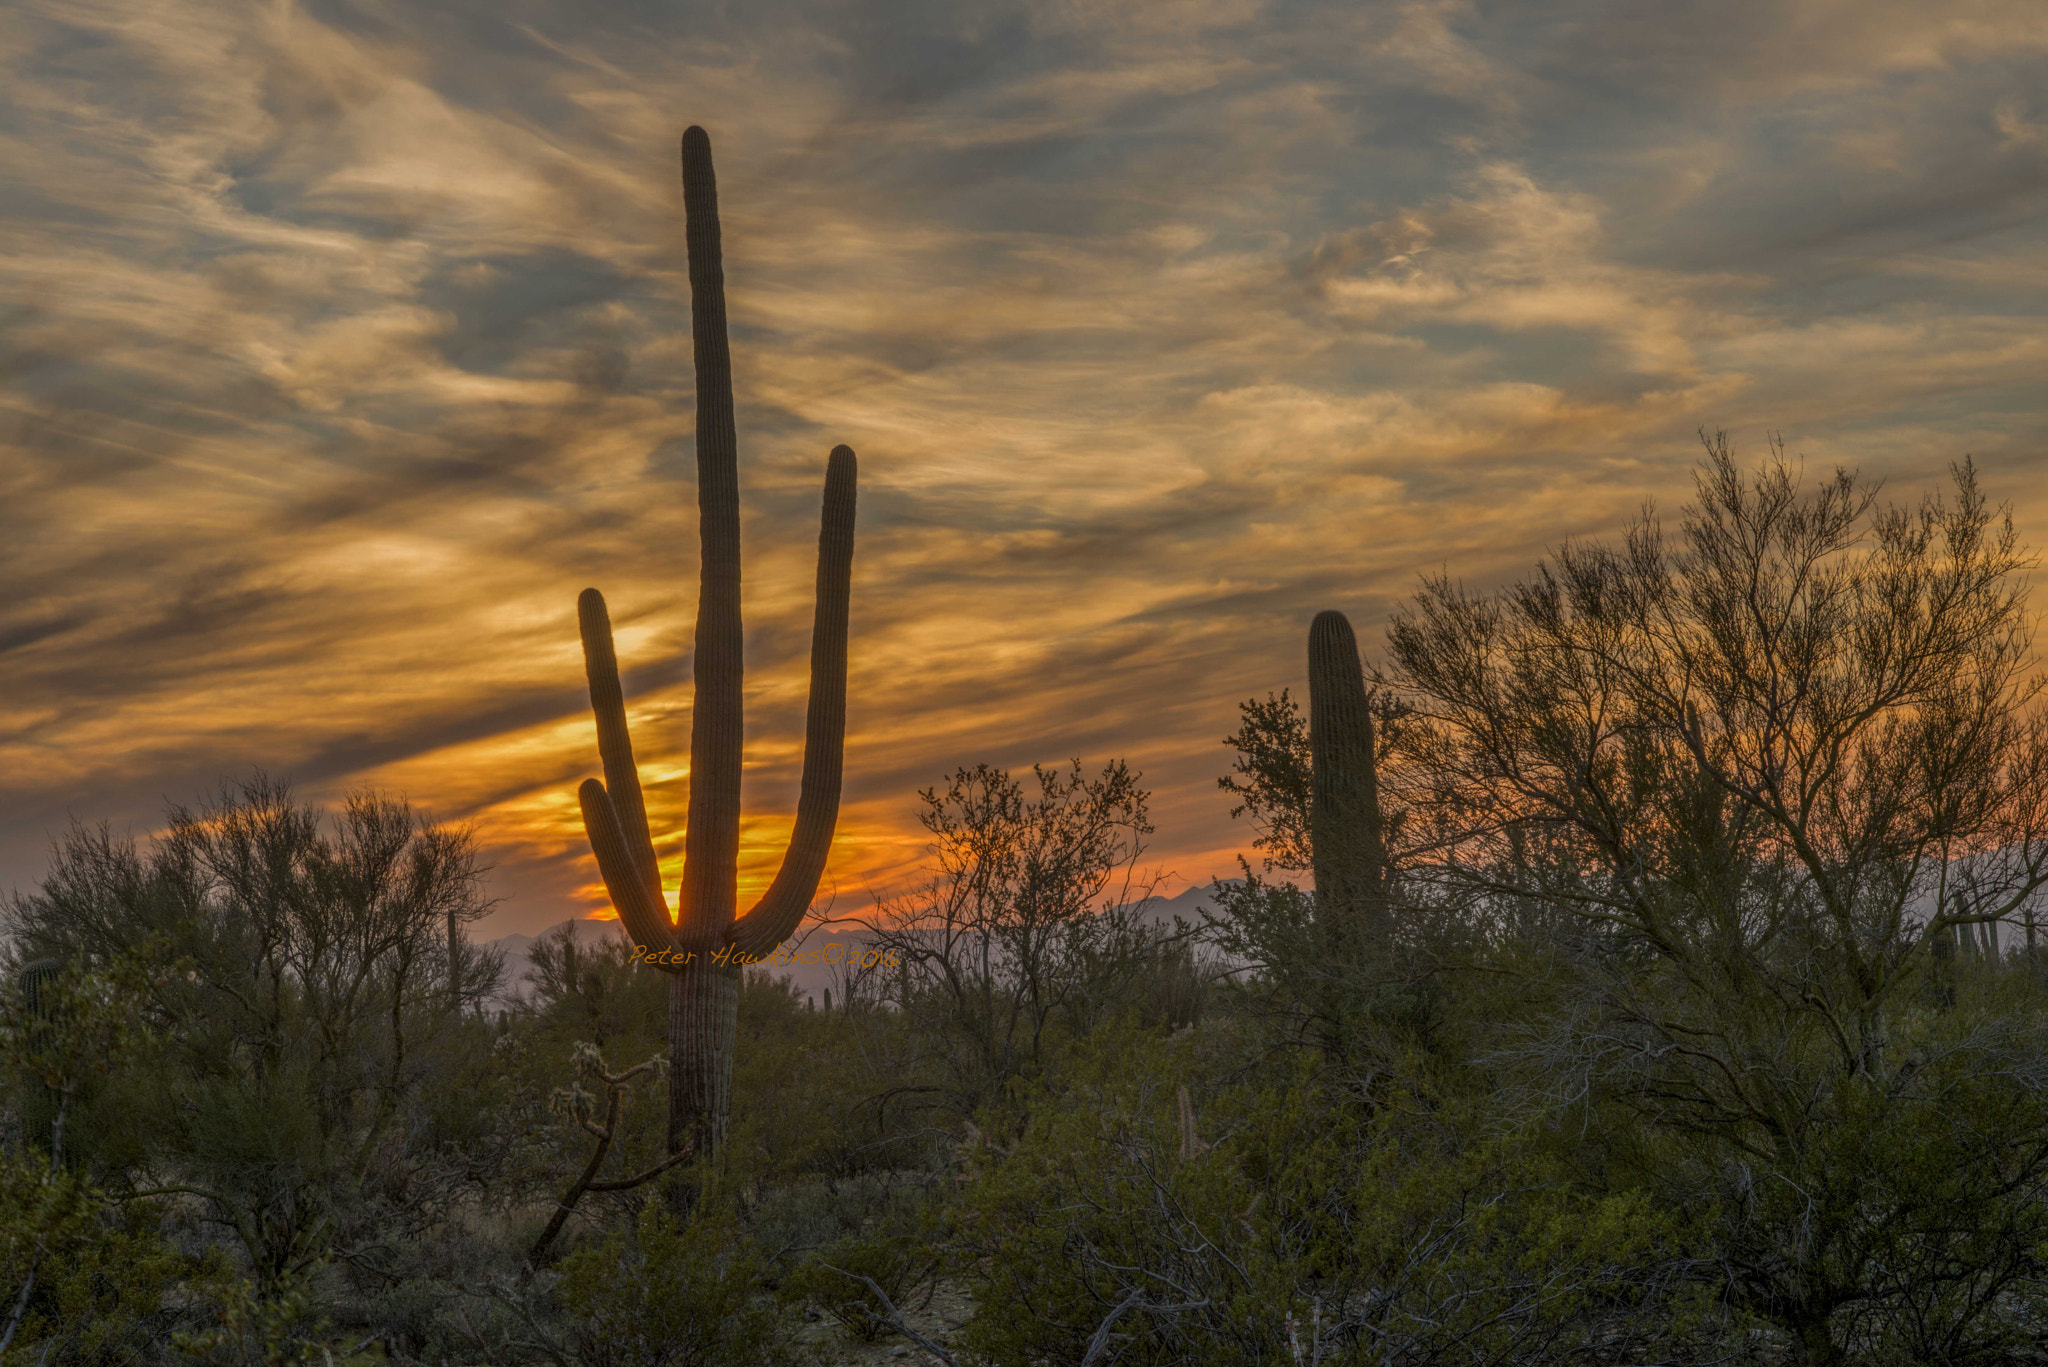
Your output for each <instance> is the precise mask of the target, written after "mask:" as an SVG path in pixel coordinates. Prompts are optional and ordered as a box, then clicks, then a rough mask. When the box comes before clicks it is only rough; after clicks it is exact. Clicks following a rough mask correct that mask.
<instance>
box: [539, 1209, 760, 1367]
mask: <svg viewBox="0 0 2048 1367" xmlns="http://www.w3.org/2000/svg"><path fill="white" fill-rule="evenodd" d="M560 1271H561V1280H560V1281H559V1282H558V1283H557V1284H556V1290H557V1293H558V1294H559V1296H560V1298H561V1301H562V1304H563V1305H564V1306H565V1307H566V1308H567V1309H568V1310H569V1312H570V1314H571V1315H572V1316H573V1317H574V1324H573V1325H572V1328H571V1331H570V1339H571V1342H572V1343H573V1345H574V1351H575V1355H576V1359H577V1361H578V1362H580V1363H582V1364H584V1367H752V1364H757V1363H766V1362H768V1361H769V1360H770V1353H771V1350H772V1349H773V1347H774V1346H775V1328H776V1326H775V1319H774V1315H773V1313H772V1311H771V1310H770V1308H769V1307H768V1306H767V1305H766V1304H765V1303H764V1301H763V1299H762V1298H760V1297H758V1296H757V1294H756V1293H757V1291H758V1290H759V1289H760V1285H761V1273H762V1267H761V1262H760V1259H759V1257H758V1255H756V1254H755V1253H754V1251H753V1246H752V1244H751V1242H750V1241H749V1240H747V1239H746V1238H745V1237H744V1235H743V1233H742V1231H741V1229H740V1225H739V1221H738V1218H737V1217H736V1215H735V1214H734V1212H733V1211H732V1209H731V1207H730V1206H729V1205H727V1204H725V1203H723V1202H720V1201H717V1200H715V1199H713V1198H711V1197H708V1196H707V1197H706V1198H705V1199H704V1201H703V1203H702V1204H701V1205H700V1206H699V1208H698V1210H697V1211H696V1213H695V1214H693V1215H692V1217H691V1218H690V1220H689V1222H688V1224H686V1225H684V1226H682V1227H680V1228H679V1227H678V1226H677V1224H676V1222H675V1220H674V1219H673V1218H672V1217H671V1216H670V1215H669V1214H668V1212H667V1211H666V1209H665V1208H664V1207H663V1206H662V1204H661V1203H660V1202H658V1201H651V1202H649V1203H648V1205H647V1206H646V1208H645V1209H644V1210H642V1211H641V1214H640V1219H639V1221H638V1224H637V1226H636V1228H635V1230H634V1231H633V1232H632V1233H631V1234H630V1235H629V1234H627V1233H625V1232H620V1233H616V1234H613V1235H612V1236H611V1237H609V1238H607V1239H605V1240H603V1241H602V1242H600V1243H595V1244H590V1245H586V1246H585V1247H583V1248H580V1249H578V1250H577V1251H576V1252H574V1253H572V1254H570V1255H569V1256H568V1257H567V1258H564V1259H563V1260H562V1263H561V1269H560Z"/></svg>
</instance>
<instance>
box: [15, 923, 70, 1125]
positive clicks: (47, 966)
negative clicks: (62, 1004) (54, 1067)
mask: <svg viewBox="0 0 2048 1367" xmlns="http://www.w3.org/2000/svg"><path fill="white" fill-rule="evenodd" d="M63 972H64V961H63V960H62V959H37V960H34V961H33V962H31V963H26V964H23V965H22V967H21V971H20V972H19V973H18V974H16V975H15V985H16V986H17V987H19V988H20V989H21V999H22V1002H23V1004H24V1005H25V1006H27V1008H28V1014H29V1018H30V1020H31V1021H32V1022H34V1027H32V1031H33V1029H34V1028H36V1027H41V1026H46V1025H47V1024H48V1023H49V1022H50V1020H51V1018H52V1015H53V1012H54V1005H55V1004H54V1003H53V1002H52V1000H51V994H50V985H51V984H53V983H55V982H56V981H57V978H58V976H59V975H60V974H62V973H63ZM60 1104H61V1098H60V1097H59V1096H58V1094H57V1092H56V1090H55V1089H54V1088H52V1087H50V1086H48V1085H46V1084H44V1083H40V1082H35V1083H30V1084H29V1091H28V1095H27V1096H25V1097H23V1098H22V1107H21V1139H22V1143H23V1144H24V1145H25V1146H33V1147H36V1148H40V1149H43V1150H44V1151H46V1152H50V1153H53V1154H54V1153H56V1152H57V1150H58V1146H59V1145H60V1144H61V1142H62V1141H61V1139H60V1138H59V1137H58V1136H57V1135H56V1133H55V1131H56V1126H57V1115H58V1110H59V1107H60Z"/></svg>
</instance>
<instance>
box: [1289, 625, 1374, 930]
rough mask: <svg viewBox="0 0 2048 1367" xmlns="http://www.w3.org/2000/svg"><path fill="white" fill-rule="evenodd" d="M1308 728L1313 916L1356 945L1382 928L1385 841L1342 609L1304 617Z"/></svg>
mask: <svg viewBox="0 0 2048 1367" xmlns="http://www.w3.org/2000/svg"><path fill="white" fill-rule="evenodd" d="M1308 736H1309V752H1310V757H1311V768H1312V772H1311V788H1310V800H1309V840H1310V845H1311V856H1312V858H1313V860H1314V865H1313V867H1314V872H1315V880H1316V919H1317V920H1318V922H1320V923H1321V924H1322V925H1324V926H1325V927H1326V928H1327V929H1328V930H1329V932H1330V933H1331V935H1332V936H1333V945H1334V944H1343V945H1347V946H1351V947H1358V946H1360V945H1362V944H1363V943H1365V941H1364V940H1362V939H1360V938H1358V937H1360V936H1372V937H1376V936H1378V935H1381V934H1384V931H1385V926H1384V917H1385V912H1384V909H1383V906H1382V903H1381V896H1380V894H1381V887H1382V884H1383V882H1384V880H1385V877H1386V842H1385V839H1384V835H1383V832H1382V829H1381V825H1380V804H1379V776H1378V772H1377V769H1376V767H1375V757H1374V754H1373V734H1372V713H1371V710H1370V709H1369V707H1368V706H1367V703H1366V696H1365V673H1364V670H1363V669H1362V668H1361V667H1360V665H1359V660H1358V641H1357V638H1356V637H1355V636H1353V635H1352V632H1351V623H1350V622H1348V621H1346V620H1345V617H1344V614H1343V613H1341V612H1319V613H1317V614H1316V617H1315V620H1314V621H1313V622H1312V623H1310V624H1309V629H1308Z"/></svg>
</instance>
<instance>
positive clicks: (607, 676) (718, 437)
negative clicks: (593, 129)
mask: <svg viewBox="0 0 2048 1367" xmlns="http://www.w3.org/2000/svg"><path fill="white" fill-rule="evenodd" d="M683 207H684V213H685V216H686V238H687V242H688V247H689V258H690V317H691V332H692V338H693V341H694V345H695V354H696V369H697V506H698V513H699V519H700V521H699V532H698V535H699V540H700V542H701V544H702V548H703V549H702V561H701V567H700V578H699V589H698V599H697V639H696V655H695V673H696V680H695V683H696V693H695V703H694V710H693V712H692V715H691V722H690V810H689V825H688V827H687V828H686V831H685V835H684V848H683V879H682V892H681V897H680V902H681V907H680V910H679V912H678V916H677V920H676V922H675V923H674V924H671V923H670V921H669V917H668V908H667V904H666V902H665V901H664V900H663V898H662V892H661V873H660V870H659V867H658V865H657V863H656V860H655V851H654V842H653V839H652V837H651V835H650V833H649V829H648V824H647V808H646V803H645V801H644V800H643V799H642V797H641V793H640V778H639V773H638V770H637V769H636V767H635V765H634V762H633V746H632V741H631V739H630V737H629V736H628V735H627V732H626V708H625V700H624V696H623V694H622V692H621V689H620V686H619V668H618V659H617V656H616V655H615V653H614V651H613V648H612V634H611V619H610V617H609V616H608V614H607V613H606V611H605V605H604V599H603V598H602V597H601V596H600V595H599V594H598V592H597V590H596V589H585V590H584V591H583V595H582V597H581V599H580V600H579V601H578V604H577V615H578V619H579V622H580V625H581V628H582V634H583V658H584V665H585V669H586V672H587V674H588V676H589V680H590V705H591V708H592V710H593V711H594V712H595V713H596V714H597V738H598V752H599V754H600V756H601V757H602V759H603V762H604V781H603V782H602V783H600V782H598V781H597V780H596V779H590V780H588V781H586V782H585V783H584V784H583V787H582V789H581V791H580V793H579V795H578V796H579V798H580V800H581V803H582V807H583V823H584V829H585V830H586V831H587V832H588V833H589V836H590V846H591V849H592V850H593V851H594V852H595V853H596V855H597V862H598V867H599V869H600V870H601V871H602V873H603V875H604V881H605V887H606V889H607V890H608V891H609V892H610V893H611V897H612V904H613V905H614V906H615V907H616V908H617V909H618V912H619V917H620V919H621V920H622V921H624V922H625V925H626V929H627V930H628V931H629V932H630V933H631V934H632V936H633V938H634V940H635V941H636V942H637V943H639V944H643V945H646V946H647V947H648V949H649V951H650V953H653V952H658V951H668V953H667V954H666V955H665V956H664V957H663V959H661V960H660V961H659V962H660V966H661V967H663V968H665V969H667V970H668V971H669V972H670V973H672V974H673V977H672V978H671V980H670V990H669V1020H668V1038H669V1133H668V1143H669V1151H670V1152H671V1153H674V1152H677V1151H679V1150H680V1149H681V1148H682V1147H683V1146H684V1145H686V1144H687V1145H691V1146H694V1148H695V1149H696V1150H697V1152H699V1153H702V1154H708V1153H711V1152H713V1151H714V1150H716V1149H717V1148H718V1146H719V1145H720V1144H721V1143H722V1142H723V1141H724V1138H725V1129H726V1119H727V1113H728V1109H729V1104H730V1097H731V1088H732V1052H733V1039H734V1032H735V1029H736V1027H737V1015H738V1003H739V995H738V994H739V975H740V971H741V964H742V962H745V961H752V960H758V959H761V958H765V957H766V956H767V955H768V954H770V953H772V952H773V951H774V950H775V948H776V946H778V945H780V944H781V943H782V942H783V941H784V940H785V939H787V938H788V937H789V935H790V933H791V932H792V931H794V930H795V929H796V927H797V924H798V923H799V922H800V921H801V920H802V918H803V914H804V912H805V911H806V910H807V909H808V908H809V906H810V902H811V897H812V895H813V894H815V893H816V892H817V888H818V878H819V876H820V874H822V873H823V872H824V867H825V856H826V854H827V852H828V851H829V850H830V849H831V847H832V829H833V826H834V824H835V823H836V821H837V819H838V814H839V787H840V773H841V765H842V760H843V750H844V744H845V736H846V620H847V605H848V598H849V595H850V586H851V580H852V572H853V513H854V483H855V466H854V456H853V452H852V450H851V449H849V448H847V447H845V446H836V447H834V448H833V449H832V454H831V457H830V459H829V460H828V461H827V463H826V467H825V510H824V525H823V529H822V530H821V532H820V534H819V537H818V588H817V594H818V596H817V615H816V618H815V619H814V622H813V625H812V629H811V696H810V712H809V717H808V719H807V722H806V727H805V735H804V770H803V787H802V791H801V794H800V796H799V797H798V799H797V815H796V827H795V830H794V831H793V832H792V833H791V835H790V842H789V848H788V851H787V852H786V853H785V854H784V856H783V861H782V867H781V869H780V870H779V871H778V872H777V873H776V875H775V881H774V883H773V884H772V885H771V886H770V887H769V889H768V891H767V893H766V894H765V895H764V896H763V897H762V898H761V900H760V902H759V903H758V904H757V905H755V907H754V908H753V909H752V910H750V911H749V912H747V913H746V915H744V916H738V915H736V912H737V909H738V908H737V895H738V877H739V836H740V737H741V720H742V699H741V688H740V684H741V660H740V647H741V633H740V508H739V464H738V442H737V436H736V433H735V431H734V425H733V401H732V359H731V353H730V351H729V349H728V346H727V341H726V325H725V273H724V267H723V264H722V262H721V260H720V247H719V229H718V190H717V185H716V182H715V180H714V179H713V176H712V169H711V141H710V139H709V138H708V137H707V136H706V135H705V133H704V130H703V129H701V128H696V127H692V128H690V129H689V130H688V131H686V132H685V133H684V134H683Z"/></svg>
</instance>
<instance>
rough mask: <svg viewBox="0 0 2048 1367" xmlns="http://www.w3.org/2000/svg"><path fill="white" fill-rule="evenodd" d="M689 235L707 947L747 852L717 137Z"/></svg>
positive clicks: (692, 848)
mask: <svg viewBox="0 0 2048 1367" xmlns="http://www.w3.org/2000/svg"><path fill="white" fill-rule="evenodd" d="M683 211H684V215H685V231H684V236H685V240H686V242H687V244H688V248H689V257H690V327H691V340H692V344H693V352H694V356H695V360H696V369H697V509H698V516H699V518H700V523H699V537H700V539H701V542H702V545H703V554H702V559H701V561H700V564H699V579H698V592H697V642H696V654H695V658H694V662H693V663H694V673H695V676H696V677H695V695H694V701H693V703H692V708H691V716H690V819H689V820H690V824H689V828H688V829H687V830H686V831H685V833H684V838H683V840H684V843H683V889H682V912H681V918H680V922H679V933H680V935H681V938H682V940H683V941H684V944H685V947H686V948H690V949H698V950H710V949H713V948H715V947H717V946H718V945H721V944H723V943H724V942H725V939H726V936H727V934H728V932H730V930H731V929H732V921H733V911H734V901H735V898H736V897H737V895H738V870H739V849H740V744H741V732H742V726H743V720H744V718H743V712H742V704H741V693H740V687H741V681H742V664H741V659H740V647H741V629H740V497H739V449H738V437H737V435H736V433H735V431H734V427H733V406H732V353H731V350H730V348H729V347H728V345H727V342H726V327H725V268H724V263H723V261H722V259H721V248H720V244H719V231H718V185H717V182H716V180H715V179H714V177H713V174H712V168H711V140H710V138H709V137H708V136H707V135H706V134H705V132H704V130H703V129H702V128H699V127H696V126H695V125H692V126H691V127H690V128H689V129H687V130H686V131H685V132H684V133H683Z"/></svg>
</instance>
